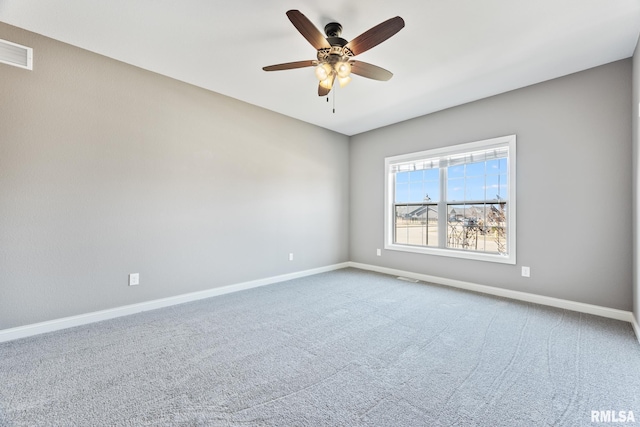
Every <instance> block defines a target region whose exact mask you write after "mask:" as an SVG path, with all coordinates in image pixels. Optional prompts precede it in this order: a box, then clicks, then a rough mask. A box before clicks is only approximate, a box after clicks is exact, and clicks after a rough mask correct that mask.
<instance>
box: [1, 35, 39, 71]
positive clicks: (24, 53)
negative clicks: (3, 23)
mask: <svg viewBox="0 0 640 427" xmlns="http://www.w3.org/2000/svg"><path fill="white" fill-rule="evenodd" d="M0 62H1V63H3V64H9V65H13V66H16V67H20V68H26V69H27V70H33V49H32V48H30V47H26V46H22V45H19V44H16V43H11V42H8V41H6V40H0Z"/></svg>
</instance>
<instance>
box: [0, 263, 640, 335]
mask: <svg viewBox="0 0 640 427" xmlns="http://www.w3.org/2000/svg"><path fill="white" fill-rule="evenodd" d="M346 267H353V268H358V269H361V270H368V271H375V272H378V273H384V274H390V275H394V276H402V277H409V278H412V279H417V280H421V281H423V282H430V283H436V284H439V285H445V286H451V287H454V288H460V289H466V290H469V291H475V292H480V293H484V294H490V295H496V296H500V297H505V298H510V299H515V300H520V301H526V302H532V303H536V304H541V305H546V306H550V307H556V308H563V309H567V310H571V311H577V312H580V313H588V314H593V315H596V316H602V317H607V318H610V319H616V320H622V321H625V322H630V323H631V325H632V327H633V330H634V332H635V334H636V338H638V341H639V342H640V326H639V325H638V322H637V320H636V319H635V317H634V316H633V313H631V312H630V311H624V310H617V309H615V308H608V307H601V306H597V305H592V304H585V303H581V302H575V301H569V300H563V299H559V298H553V297H547V296H542V295H536V294H530V293H527V292H520V291H513V290H509V289H502V288H496V287H493V286H486V285H480V284H477V283H471V282H464V281H461V280H453V279H446V278H443V277H437V276H430V275H427V274H421V273H414V272H410V271H404V270H397V269H393V268H387V267H379V266H375V265H370V264H361V263H357V262H344V263H341V264H333V265H329V266H326V267H319V268H314V269H310V270H304V271H299V272H295V273H288V274H283V275H279V276H273V277H267V278H265V279H258V280H252V281H249V282H242V283H236V284H233V285H228V286H222V287H219V288H213V289H208V290H205V291H200V292H192V293H188V294H182V295H176V296H173V297H168V298H162V299H157V300H152V301H147V302H142V303H138V304H131V305H126V306H122V307H116V308H112V309H108V310H101V311H95V312H92V313H85V314H80V315H77V316H70V317H64V318H61V319H54V320H50V321H46V322H41V323H34V324H31V325H25V326H18V327H16V328H10V329H4V330H0V343H2V342H6V341H12V340H16V339H19V338H26V337H30V336H34V335H39V334H43V333H46V332H53V331H58V330H61V329H66V328H71V327H74V326H81V325H86V324H89V323H94V322H100V321H102V320H109V319H114V318H116V317H122V316H127V315H130V314H135V313H140V312H143V311H149V310H155V309H158V308H163V307H169V306H172V305H177V304H182V303H186V302H191V301H197V300H201V299H205V298H211V297H214V296H218V295H224V294H228V293H232V292H238V291H243V290H246V289H251V288H257V287H259V286H265V285H271V284H274V283H279V282H284V281H287V280H292V279H297V278H300V277H306V276H312V275H314V274H319V273H324V272H327V271H333V270H339V269H342V268H346Z"/></svg>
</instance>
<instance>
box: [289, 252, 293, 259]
mask: <svg viewBox="0 0 640 427" xmlns="http://www.w3.org/2000/svg"><path fill="white" fill-rule="evenodd" d="M289 261H293V253H290V254H289Z"/></svg>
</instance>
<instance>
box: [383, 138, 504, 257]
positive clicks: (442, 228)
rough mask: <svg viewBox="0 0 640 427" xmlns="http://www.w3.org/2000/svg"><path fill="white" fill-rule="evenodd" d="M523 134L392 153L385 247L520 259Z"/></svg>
mask: <svg viewBox="0 0 640 427" xmlns="http://www.w3.org/2000/svg"><path fill="white" fill-rule="evenodd" d="M515 164H516V136H515V135H509V136H504V137H499V138H493V139H488V140H483V141H476V142H471V143H467V144H460V145H455V146H451V147H445V148H438V149H433V150H427V151H421V152H417V153H409V154H403V155H399V156H393V157H387V158H386V159H385V249H388V250H397V251H406V252H417V253H424V254H430V255H440V256H450V257H458V258H468V259H475V260H483V261H493V262H501V263H508V264H515V262H516V261H515V256H516V243H515V242H516V239H515V237H516V236H515V230H516V215H515V213H516V203H515V201H516V193H515V189H516V188H515V187H516V186H515V176H516V172H515Z"/></svg>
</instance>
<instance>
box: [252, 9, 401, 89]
mask: <svg viewBox="0 0 640 427" xmlns="http://www.w3.org/2000/svg"><path fill="white" fill-rule="evenodd" d="M287 17H289V20H290V21H291V23H292V24H293V25H294V27H296V28H297V29H298V31H299V32H300V34H302V36H303V37H304V38H305V39H307V41H308V42H309V43H311V45H312V46H313V47H314V48H315V49H316V50H317V51H318V54H317V58H318V59H317V60H309V61H296V62H287V63H284V64H277V65H269V66H268V67H263V68H262V69H263V70H264V71H281V70H291V69H294V68H304V67H316V69H315V74H316V77H317V78H318V80H319V81H320V83H319V85H318V95H319V96H325V95H327V94H329V92H331V88H332V87H333V84H334V83H335V80H336V79H338V83H339V84H340V86H341V87H342V86H345V85H346V84H347V83H349V82H350V81H351V77H350V74H351V73H353V74H357V75H359V76H362V77H366V78H369V79H373V80H382V81H387V80H389V79H390V78H391V77H392V76H393V74H392V73H391V72H389V71H387V70H385V69H384V68H380V67H378V66H376V65H372V64H368V63H366V62H362V61H356V60H354V59H352V58H353V57H354V56H356V55H360V54H361V53H363V52H366V51H367V50H369V49H371V48H372V47H374V46H377V45H379V44H380V43H382V42H383V41H385V40H387V39H388V38H390V37H391V36H393V35H394V34H396V33H397V32H398V31H400V30H401V29H402V28H404V20H403V19H402V18H400V17H399V16H396V17H395V18H391V19H388V20H386V21H384V22H382V23H380V24H378V25H376V26H375V27H373V28H371V29H369V30H367V31H365V32H364V33H362V34H360V35H359V36H358V37H356V38H355V39H353V40H351V41H350V42H347V41H346V40H345V39H343V38H341V37H340V34H342V25H340V24H339V23H337V22H330V23H329V24H327V25H326V26H325V27H324V32H325V34H326V35H327V37H325V36H324V35H323V34H322V33H321V32H320V31H319V30H318V29H317V28H316V27H315V26H314V25H313V24H312V23H311V21H309V19H308V18H307V17H306V16H304V15H303V14H302V13H301V12H300V11H299V10H290V11H288V12H287Z"/></svg>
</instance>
